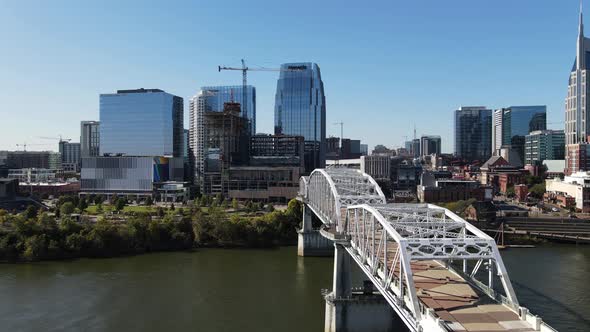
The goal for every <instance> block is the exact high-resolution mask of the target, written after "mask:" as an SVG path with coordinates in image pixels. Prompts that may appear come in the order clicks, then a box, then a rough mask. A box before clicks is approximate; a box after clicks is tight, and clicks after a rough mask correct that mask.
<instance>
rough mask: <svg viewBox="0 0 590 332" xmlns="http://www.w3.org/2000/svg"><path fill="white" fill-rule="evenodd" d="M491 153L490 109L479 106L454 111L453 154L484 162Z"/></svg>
mask: <svg viewBox="0 0 590 332" xmlns="http://www.w3.org/2000/svg"><path fill="white" fill-rule="evenodd" d="M491 155H492V110H490V109H486V108H485V107H480V106H470V107H461V108H459V109H458V110H456V111H455V156H457V157H460V158H463V159H465V160H468V161H475V160H479V161H481V162H484V161H486V160H488V159H489V158H490V156H491Z"/></svg>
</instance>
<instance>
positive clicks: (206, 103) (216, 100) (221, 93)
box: [200, 85, 256, 135]
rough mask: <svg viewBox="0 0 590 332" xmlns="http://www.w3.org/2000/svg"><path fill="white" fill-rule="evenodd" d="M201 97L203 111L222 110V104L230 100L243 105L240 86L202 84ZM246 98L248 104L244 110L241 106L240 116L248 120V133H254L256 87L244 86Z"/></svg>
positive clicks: (242, 94)
mask: <svg viewBox="0 0 590 332" xmlns="http://www.w3.org/2000/svg"><path fill="white" fill-rule="evenodd" d="M200 94H201V96H202V98H203V105H202V106H203V107H204V109H203V111H204V112H222V111H223V104H224V103H229V102H230V101H233V102H236V103H240V105H244V103H243V102H242V99H244V93H243V89H242V86H204V87H202V88H201V92H200ZM246 100H248V104H247V105H246V109H245V111H246V112H244V107H243V106H242V108H241V114H242V117H245V118H248V120H250V133H251V135H255V134H256V88H255V87H253V86H251V85H248V86H246Z"/></svg>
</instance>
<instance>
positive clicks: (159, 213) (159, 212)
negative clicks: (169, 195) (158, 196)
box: [158, 206, 164, 218]
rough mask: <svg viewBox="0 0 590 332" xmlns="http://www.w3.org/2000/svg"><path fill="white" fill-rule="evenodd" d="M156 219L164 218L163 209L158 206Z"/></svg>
mask: <svg viewBox="0 0 590 332" xmlns="http://www.w3.org/2000/svg"><path fill="white" fill-rule="evenodd" d="M158 217H160V218H162V217H164V209H162V207H161V206H158Z"/></svg>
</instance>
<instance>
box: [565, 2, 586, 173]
mask: <svg viewBox="0 0 590 332" xmlns="http://www.w3.org/2000/svg"><path fill="white" fill-rule="evenodd" d="M589 56H590V39H589V38H586V37H584V20H583V15H582V11H581V10H580V21H579V26H578V40H577V44H576V59H575V61H574V65H573V67H572V70H571V72H570V76H569V83H568V89H567V97H566V98H565V144H566V148H565V149H566V153H565V173H566V174H567V175H570V174H573V173H576V172H578V171H588V170H590V169H588V165H587V164H588V163H587V157H586V156H585V152H586V151H587V150H589V148H587V145H588V144H589V143H590V142H589V138H588V136H589V135H590V119H589V117H590V101H589V100H588V97H587V96H588V84H587V83H586V79H587V77H588V75H589V74H588V63H587V62H588V59H589Z"/></svg>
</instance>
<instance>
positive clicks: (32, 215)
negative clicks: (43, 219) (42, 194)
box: [24, 205, 37, 219]
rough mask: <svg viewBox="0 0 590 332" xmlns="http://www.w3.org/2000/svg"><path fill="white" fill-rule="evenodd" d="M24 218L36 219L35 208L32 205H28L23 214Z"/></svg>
mask: <svg viewBox="0 0 590 332" xmlns="http://www.w3.org/2000/svg"><path fill="white" fill-rule="evenodd" d="M24 215H25V218H27V219H33V218H35V217H37V208H36V207H35V206H34V205H29V206H28V207H27V209H26V210H25V212H24Z"/></svg>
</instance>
